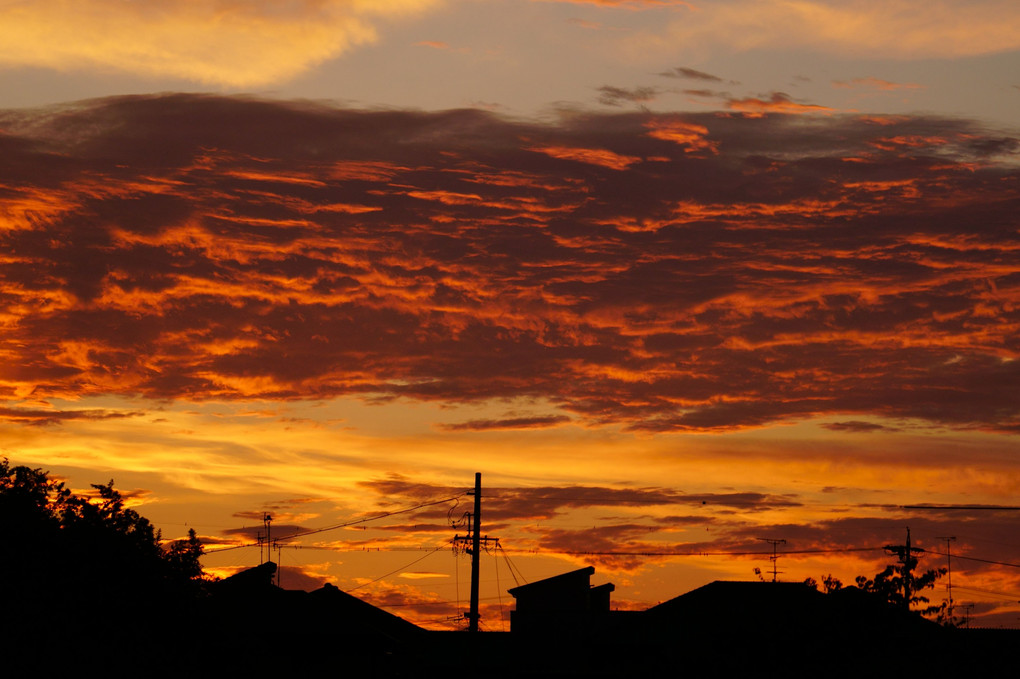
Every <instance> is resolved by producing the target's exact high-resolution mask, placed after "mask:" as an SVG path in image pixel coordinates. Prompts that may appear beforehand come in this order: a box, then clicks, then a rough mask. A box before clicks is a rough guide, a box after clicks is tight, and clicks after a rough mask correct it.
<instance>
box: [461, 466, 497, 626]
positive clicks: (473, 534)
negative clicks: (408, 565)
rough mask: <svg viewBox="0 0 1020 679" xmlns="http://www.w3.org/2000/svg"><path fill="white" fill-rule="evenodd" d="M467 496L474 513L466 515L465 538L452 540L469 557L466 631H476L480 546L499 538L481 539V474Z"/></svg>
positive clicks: (486, 537)
mask: <svg viewBox="0 0 1020 679" xmlns="http://www.w3.org/2000/svg"><path fill="white" fill-rule="evenodd" d="M468 494H469V495H474V496H475V507H474V511H473V512H471V513H469V514H468V515H467V517H468V534H467V535H465V536H463V537H462V536H460V535H456V536H454V538H453V548H454V550H456V549H457V548H458V547H459V546H461V545H464V544H467V545H469V546H467V547H464V548H463V549H464V551H465V552H467V553H468V554H470V555H471V608H470V611H469V612H468V613H467V619H468V631H469V632H477V631H478V619H479V616H478V581H479V565H480V563H481V552H482V546H483V545H484V546H485V548H486V549H488V547H489V543H490V542H495V543H498V542H499V538H490V537H489V536H488V535H486V536H485V537H482V474H481V473H480V472H475V489H474V491H468Z"/></svg>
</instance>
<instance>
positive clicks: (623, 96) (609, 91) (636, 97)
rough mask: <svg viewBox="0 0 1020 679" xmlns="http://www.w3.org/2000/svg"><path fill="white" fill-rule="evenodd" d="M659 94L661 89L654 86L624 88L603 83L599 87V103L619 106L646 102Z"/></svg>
mask: <svg viewBox="0 0 1020 679" xmlns="http://www.w3.org/2000/svg"><path fill="white" fill-rule="evenodd" d="M658 95H659V90H658V89H656V88H654V87H635V88H632V89H624V88H622V87H612V86H610V85H603V86H602V87H600V88H599V103H600V104H606V105H607V106H619V105H620V104H623V103H629V104H644V103H646V102H649V101H652V100H653V99H655V98H656V97H657V96H658Z"/></svg>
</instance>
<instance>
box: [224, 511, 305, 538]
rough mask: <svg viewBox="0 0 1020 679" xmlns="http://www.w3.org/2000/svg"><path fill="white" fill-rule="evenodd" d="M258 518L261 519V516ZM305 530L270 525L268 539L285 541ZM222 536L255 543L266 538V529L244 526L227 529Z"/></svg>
mask: <svg viewBox="0 0 1020 679" xmlns="http://www.w3.org/2000/svg"><path fill="white" fill-rule="evenodd" d="M242 518H243V517H242ZM258 518H259V519H261V518H262V517H261V514H260V515H259V517H258ZM306 530H307V529H305V528H302V527H301V526H294V525H286V524H280V525H270V535H269V537H270V539H272V540H273V542H276V541H277V540H279V541H286V540H288V539H289V538H288V536H289V535H294V534H295V533H303V532H305V531H306ZM222 534H223V535H224V536H226V537H228V538H243V539H244V540H245V541H247V542H256V541H257V540H258V539H259V538H260V537H261V538H262V539H265V538H266V529H265V527H264V526H262V525H256V526H244V527H241V528H227V529H225V530H223V531H222Z"/></svg>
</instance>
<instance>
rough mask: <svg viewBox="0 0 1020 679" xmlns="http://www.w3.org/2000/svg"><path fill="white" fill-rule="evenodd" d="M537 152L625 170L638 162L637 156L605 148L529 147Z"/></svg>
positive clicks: (639, 160) (639, 159)
mask: <svg viewBox="0 0 1020 679" xmlns="http://www.w3.org/2000/svg"><path fill="white" fill-rule="evenodd" d="M529 150H531V151H536V152H538V153H544V154H546V155H547V156H550V157H552V158H559V159H561V160H574V161H577V162H579V163H588V164H589V165H600V166H602V167H608V168H610V169H612V170H626V169H627V168H628V167H630V166H631V165H633V164H634V163H640V162H641V158H640V157H638V156H626V155H620V154H619V153H614V152H612V151H609V150H607V149H588V148H571V147H566V146H544V147H532V148H531V149H529Z"/></svg>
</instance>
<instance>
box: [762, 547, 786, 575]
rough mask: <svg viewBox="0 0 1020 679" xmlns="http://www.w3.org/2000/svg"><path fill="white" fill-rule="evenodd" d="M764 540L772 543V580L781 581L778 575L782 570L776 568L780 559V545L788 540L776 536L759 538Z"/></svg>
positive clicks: (770, 559)
mask: <svg viewBox="0 0 1020 679" xmlns="http://www.w3.org/2000/svg"><path fill="white" fill-rule="evenodd" d="M758 539H759V540H761V541H762V542H767V543H769V544H770V545H772V556H770V557H769V561H771V562H772V582H779V579H778V577H777V576H778V575H779V573H780V572H781V571H778V570H776V565H777V563H778V561H779V545H785V544H786V540H783V539H778V540H777V539H776V538H758Z"/></svg>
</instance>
